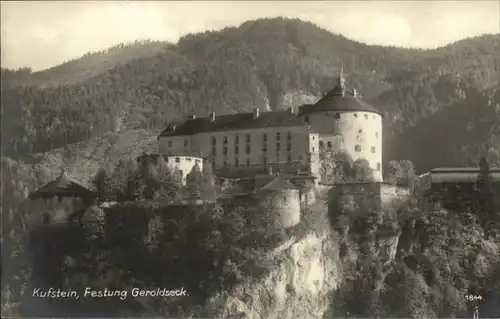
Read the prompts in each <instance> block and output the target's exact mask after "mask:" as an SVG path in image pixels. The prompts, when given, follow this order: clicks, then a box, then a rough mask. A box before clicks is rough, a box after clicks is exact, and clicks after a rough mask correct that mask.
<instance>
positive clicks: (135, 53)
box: [1, 18, 500, 171]
mask: <svg viewBox="0 0 500 319" xmlns="http://www.w3.org/2000/svg"><path fill="white" fill-rule="evenodd" d="M498 52H500V39H499V37H498V35H485V36H481V37H476V38H473V39H466V40H462V41H459V42H456V43H454V44H451V45H448V46H446V47H442V48H439V49H435V50H416V49H403V48H395V47H382V46H373V45H366V44H363V43H359V42H355V41H352V40H349V39H346V38H345V37H343V36H341V35H336V34H332V33H330V32H328V31H326V30H324V29H321V28H319V27H317V26H316V25H314V24H312V23H309V22H302V21H300V20H297V19H284V18H275V19H261V20H256V21H248V22H245V23H243V24H242V25H241V26H239V27H229V28H225V29H223V30H221V31H216V32H204V33H200V34H190V35H187V36H185V37H183V38H181V39H180V40H179V42H178V43H177V44H175V45H174V44H169V43H161V42H138V43H136V44H131V45H126V46H124V45H119V46H116V47H114V48H113V49H111V50H109V51H107V52H100V53H96V54H88V55H86V56H84V57H82V58H80V59H76V60H73V61H70V62H68V63H65V64H63V65H61V66H58V67H54V68H52V69H49V70H46V71H42V72H35V73H31V72H30V70H29V69H23V70H19V71H17V72H16V71H11V70H2V92H1V93H2V101H1V102H2V120H3V128H2V129H3V132H2V133H3V134H2V137H6V138H2V142H3V147H4V154H5V155H7V156H11V157H22V156H25V155H28V154H31V153H37V152H46V151H48V150H51V149H54V148H59V147H64V146H65V145H67V144H70V143H75V142H79V141H83V140H86V139H88V138H92V137H96V136H101V135H103V134H104V133H106V132H108V131H120V130H127V129H152V130H160V129H161V128H162V127H163V125H164V124H165V122H166V121H170V120H174V119H180V118H183V117H185V116H187V115H188V114H190V113H197V114H199V115H205V114H207V113H208V112H210V111H215V112H216V113H219V114H222V113H232V112H242V111H250V110H251V109H252V108H254V107H259V108H261V109H280V108H283V107H285V106H288V105H286V102H285V100H286V99H285V98H284V97H285V96H286V95H287V94H290V93H297V92H300V93H304V94H309V95H314V96H316V97H319V96H321V94H323V92H325V91H326V90H328V89H330V88H331V87H332V86H333V85H334V83H335V78H336V76H337V74H338V71H339V68H340V66H341V64H342V63H343V64H344V70H345V74H346V79H347V84H348V86H350V87H355V88H357V89H358V90H359V91H360V92H361V94H362V95H364V97H365V98H366V99H367V100H369V101H370V102H371V103H372V104H373V105H375V106H376V107H377V108H378V109H379V110H380V111H382V112H383V113H384V114H385V119H386V126H385V133H386V134H385V135H386V139H385V145H386V146H387V147H386V150H385V153H386V156H385V160H386V161H387V160H390V159H393V158H405V159H410V160H412V161H415V162H416V167H417V170H419V171H421V170H424V169H428V168H430V167H432V166H447V165H463V164H470V163H469V162H470V161H472V157H473V158H474V162H475V159H476V158H477V157H478V152H482V153H484V152H487V151H488V149H489V148H493V149H494V148H495V147H496V150H497V151H496V152H497V153H495V151H494V150H493V151H490V157H495V156H498V145H497V144H498V143H497V144H492V143H495V141H498V140H500V133H499V131H500V130H499V126H500V112H499V107H498V103H499V96H498V91H499V90H498V88H499V87H500V84H499V83H500V55H498ZM492 92H493V93H492ZM482 119H484V121H483V120H482ZM486 122H487V123H488V124H486ZM459 131H460V133H457V132H459ZM14 136H15V137H16V138H12V137H14ZM488 141H491V142H492V143H489V142H488ZM431 145H432V146H431ZM464 152H469V154H470V155H471V159H470V161H469V159H466V157H464ZM429 153H433V154H434V155H432V156H431V155H429ZM492 154H493V155H492ZM495 154H496V155H495ZM426 158H429V160H427V159H426ZM494 160H496V159H494ZM472 164H474V163H472Z"/></svg>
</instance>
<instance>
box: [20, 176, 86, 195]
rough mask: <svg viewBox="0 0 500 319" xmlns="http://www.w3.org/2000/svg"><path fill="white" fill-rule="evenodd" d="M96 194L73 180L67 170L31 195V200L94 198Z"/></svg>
mask: <svg viewBox="0 0 500 319" xmlns="http://www.w3.org/2000/svg"><path fill="white" fill-rule="evenodd" d="M95 195H96V193H95V192H94V191H92V190H90V189H88V188H87V187H85V186H83V185H81V184H80V183H78V182H76V181H75V180H73V178H71V177H70V176H69V175H68V173H67V172H66V170H62V171H61V174H60V175H59V176H58V177H57V178H56V179H54V180H53V181H50V182H48V183H47V184H45V185H44V186H42V187H40V188H39V189H37V190H36V191H34V192H32V193H30V195H29V198H30V199H36V198H40V197H53V196H58V197H93V196H95Z"/></svg>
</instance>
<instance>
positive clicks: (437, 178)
mask: <svg viewBox="0 0 500 319" xmlns="http://www.w3.org/2000/svg"><path fill="white" fill-rule="evenodd" d="M490 171H491V177H492V179H493V181H494V182H499V181H500V168H491V169H490ZM478 176H479V168H478V167H443V168H434V169H432V170H431V171H430V172H428V173H425V174H422V175H420V178H422V179H424V180H425V181H426V182H427V183H431V184H435V183H474V182H476V180H477V178H478Z"/></svg>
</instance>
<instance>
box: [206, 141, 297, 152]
mask: <svg viewBox="0 0 500 319" xmlns="http://www.w3.org/2000/svg"><path fill="white" fill-rule="evenodd" d="M251 151H252V148H251V146H250V144H247V145H246V146H245V153H246V154H250V153H251ZM267 151H268V148H267V144H263V145H262V152H267ZM276 151H277V152H279V151H281V144H280V143H276ZM286 151H287V152H291V151H292V143H291V142H288V143H287V145H286ZM234 153H235V154H239V153H240V147H239V146H238V145H235V146H234ZM216 154H217V147H216V145H212V155H216ZM222 154H223V155H227V154H228V147H227V145H224V146H223V147H222Z"/></svg>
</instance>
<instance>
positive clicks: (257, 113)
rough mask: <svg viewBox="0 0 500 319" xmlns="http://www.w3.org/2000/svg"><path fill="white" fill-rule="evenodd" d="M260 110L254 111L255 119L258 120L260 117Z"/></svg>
mask: <svg viewBox="0 0 500 319" xmlns="http://www.w3.org/2000/svg"><path fill="white" fill-rule="evenodd" d="M259 112H260V110H259V109H258V108H255V109H253V118H254V119H256V118H258V117H259Z"/></svg>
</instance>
